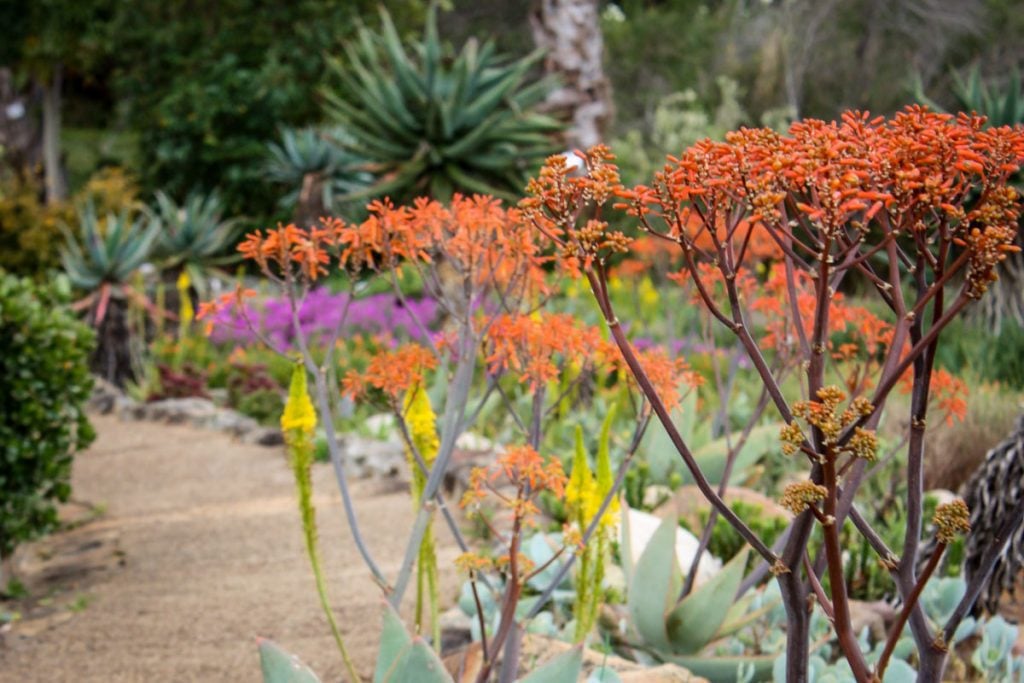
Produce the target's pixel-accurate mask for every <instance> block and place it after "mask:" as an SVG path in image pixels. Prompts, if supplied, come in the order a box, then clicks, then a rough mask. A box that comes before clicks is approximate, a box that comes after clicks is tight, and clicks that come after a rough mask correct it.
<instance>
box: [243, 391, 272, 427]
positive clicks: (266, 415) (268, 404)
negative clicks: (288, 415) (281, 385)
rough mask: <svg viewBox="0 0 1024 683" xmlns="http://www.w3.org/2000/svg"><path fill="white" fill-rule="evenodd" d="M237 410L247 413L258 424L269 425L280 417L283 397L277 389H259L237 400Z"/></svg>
mask: <svg viewBox="0 0 1024 683" xmlns="http://www.w3.org/2000/svg"><path fill="white" fill-rule="evenodd" d="M237 409H238V412H240V413H241V414H242V415H247V416H248V417H251V418H252V419H254V420H256V421H257V422H259V423H260V424H264V425H270V424H273V423H274V421H275V420H277V419H279V418H280V417H281V411H282V410H284V398H282V397H281V392H280V390H278V389H260V390H258V391H254V392H253V393H251V394H246V395H245V396H243V397H242V399H241V400H240V401H239V402H238V405H237Z"/></svg>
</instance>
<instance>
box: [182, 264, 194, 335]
mask: <svg viewBox="0 0 1024 683" xmlns="http://www.w3.org/2000/svg"><path fill="white" fill-rule="evenodd" d="M191 286H192V280H190V279H189V277H188V273H187V272H185V271H184V270H183V271H181V275H179V276H178V301H179V303H178V321H179V322H180V323H181V325H182V326H183V327H184V326H186V325H188V324H189V323H191V322H192V320H193V318H195V317H196V312H195V309H193V308H192V297H191V295H189V291H188V290H189V288H190V287H191Z"/></svg>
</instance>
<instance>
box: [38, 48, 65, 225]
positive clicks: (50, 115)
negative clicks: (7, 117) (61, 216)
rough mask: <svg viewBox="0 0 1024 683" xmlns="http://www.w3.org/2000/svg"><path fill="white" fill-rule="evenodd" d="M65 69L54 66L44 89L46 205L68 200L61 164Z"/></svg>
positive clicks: (58, 65)
mask: <svg viewBox="0 0 1024 683" xmlns="http://www.w3.org/2000/svg"><path fill="white" fill-rule="evenodd" d="M62 71H63V67H62V66H61V65H60V64H56V65H54V68H53V73H52V74H51V76H50V82H49V83H47V84H46V85H45V86H44V87H43V169H44V172H45V173H46V176H45V177H46V203H47V204H49V205H53V204H56V203H57V202H60V201H63V200H64V199H67V195H68V190H67V187H66V185H65V184H64V174H63V171H62V169H61V164H60V90H61V81H62Z"/></svg>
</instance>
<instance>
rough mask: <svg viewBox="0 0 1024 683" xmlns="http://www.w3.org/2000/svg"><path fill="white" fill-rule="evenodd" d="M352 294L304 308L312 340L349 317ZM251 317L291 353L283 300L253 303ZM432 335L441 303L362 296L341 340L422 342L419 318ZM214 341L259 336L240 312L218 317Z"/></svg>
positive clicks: (312, 299)
mask: <svg viewBox="0 0 1024 683" xmlns="http://www.w3.org/2000/svg"><path fill="white" fill-rule="evenodd" d="M348 298H349V294H348V293H346V292H341V293H338V294H335V293H332V292H331V291H330V290H328V289H327V288H326V287H321V288H320V289H315V290H313V291H311V292H310V293H309V294H308V295H307V296H306V298H305V300H304V301H303V302H302V305H301V307H300V308H299V325H300V327H301V328H302V331H303V333H304V334H305V335H306V337H307V338H309V339H316V338H318V337H323V336H326V335H330V334H331V333H332V332H333V331H334V329H335V327H336V326H337V325H338V322H339V320H340V319H341V316H342V314H343V313H344V312H345V303H346V302H347V301H348ZM246 310H247V313H248V317H249V319H250V320H251V321H252V323H253V324H254V325H255V326H256V328H257V329H258V330H260V332H261V333H262V334H264V335H266V337H267V338H268V339H270V341H272V342H273V343H274V345H275V346H277V347H278V348H292V347H293V345H294V342H295V335H294V333H293V331H292V326H291V309H290V306H289V303H288V300H287V299H285V298H283V297H270V298H267V299H264V300H263V301H262V302H261V303H257V304H249V305H248V306H247V308H246ZM417 318H418V319H419V321H420V322H421V323H422V325H423V326H425V327H426V328H427V329H428V330H432V329H433V325H434V323H435V322H436V321H437V318H438V305H437V302H436V301H434V300H433V299H430V298H422V299H408V298H407V299H406V300H405V303H404V305H403V302H402V301H401V300H399V299H398V297H396V296H395V295H394V294H391V293H384V294H374V295H370V296H366V297H357V298H356V299H355V300H354V301H352V303H351V304H350V305H349V307H348V312H347V314H346V318H345V323H344V327H343V328H342V330H341V336H342V337H347V336H352V335H354V334H370V335H377V334H388V335H390V336H393V337H397V338H408V339H415V340H422V338H423V333H422V331H421V330H420V326H419V325H417V323H416V319H417ZM214 322H215V325H214V329H213V333H212V335H211V339H212V340H213V341H214V343H217V344H242V345H248V344H251V343H255V342H256V341H257V340H256V337H255V335H254V334H253V333H252V331H251V330H250V329H249V326H248V325H247V324H246V322H245V320H244V319H243V317H242V315H241V314H240V313H239V312H238V311H235V310H225V311H222V312H220V313H219V314H218V315H217V316H216V318H215V321H214Z"/></svg>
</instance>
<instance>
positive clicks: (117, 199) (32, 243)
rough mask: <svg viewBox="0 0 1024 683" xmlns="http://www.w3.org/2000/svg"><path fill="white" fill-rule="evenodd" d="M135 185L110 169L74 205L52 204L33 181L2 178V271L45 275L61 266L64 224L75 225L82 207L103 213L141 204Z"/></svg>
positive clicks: (98, 175) (93, 179) (93, 180)
mask: <svg viewBox="0 0 1024 683" xmlns="http://www.w3.org/2000/svg"><path fill="white" fill-rule="evenodd" d="M135 197H136V188H135V183H134V182H133V180H132V179H131V177H129V176H128V175H126V174H125V173H124V172H123V171H121V170H120V169H117V168H106V169H103V170H102V171H100V172H98V173H96V174H95V175H93V176H92V177H91V178H90V179H89V181H88V182H87V183H86V185H85V187H84V188H82V190H81V191H80V192H78V193H77V194H76V195H75V196H74V197H73V198H72V199H71V201H68V202H60V203H58V204H56V205H54V206H47V205H46V204H45V203H44V202H43V193H42V186H41V185H40V184H39V183H38V182H37V181H35V180H34V179H33V178H31V177H24V178H19V177H16V176H10V177H6V178H2V179H0V268H5V269H7V270H8V271H10V272H12V273H16V274H18V275H30V276H35V275H41V274H42V273H44V272H46V270H47V269H49V268H52V267H54V266H56V265H58V264H59V254H58V249H59V247H60V244H61V239H60V231H61V226H62V225H64V224H68V223H73V222H74V219H75V209H74V206H75V205H76V204H84V203H88V202H92V203H93V204H95V206H96V207H97V210H98V211H99V212H101V213H107V212H117V211H120V210H121V209H123V208H126V207H131V206H133V205H134V204H135V201H136V200H135Z"/></svg>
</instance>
